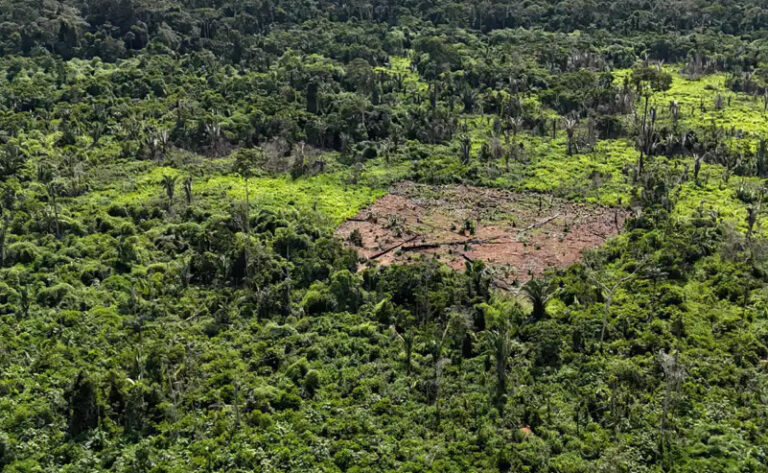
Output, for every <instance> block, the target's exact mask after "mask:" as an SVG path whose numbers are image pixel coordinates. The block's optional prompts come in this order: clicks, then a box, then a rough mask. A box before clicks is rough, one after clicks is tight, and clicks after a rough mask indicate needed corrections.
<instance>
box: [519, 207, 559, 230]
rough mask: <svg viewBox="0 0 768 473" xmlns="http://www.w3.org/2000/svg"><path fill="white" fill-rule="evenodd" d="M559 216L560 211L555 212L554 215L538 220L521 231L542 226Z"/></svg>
mask: <svg viewBox="0 0 768 473" xmlns="http://www.w3.org/2000/svg"><path fill="white" fill-rule="evenodd" d="M559 216H560V213H559V212H558V213H556V214H554V215H552V216H550V217H547V218H545V219H544V220H539V221H538V222H534V223H532V224H530V225H528V226H527V227H525V228H523V229H522V230H521V231H520V232H521V233H522V232H527V231H528V230H532V229H534V228H538V227H542V226H544V225H546V224H548V223H549V222H551V221H552V220H554V219H556V218H557V217H559Z"/></svg>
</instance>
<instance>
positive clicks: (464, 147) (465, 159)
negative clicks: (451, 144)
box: [459, 135, 472, 164]
mask: <svg viewBox="0 0 768 473" xmlns="http://www.w3.org/2000/svg"><path fill="white" fill-rule="evenodd" d="M459 144H460V145H461V163H462V164H469V153H470V151H471V150H472V139H471V138H470V137H469V136H467V135H461V136H460V137H459Z"/></svg>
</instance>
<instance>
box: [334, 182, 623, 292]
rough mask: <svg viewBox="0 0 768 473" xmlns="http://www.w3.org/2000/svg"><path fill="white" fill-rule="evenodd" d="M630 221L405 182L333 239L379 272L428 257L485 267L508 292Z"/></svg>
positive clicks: (552, 202) (587, 208) (587, 209)
mask: <svg viewBox="0 0 768 473" xmlns="http://www.w3.org/2000/svg"><path fill="white" fill-rule="evenodd" d="M627 216H628V213H627V212H626V211H624V210H621V209H614V208H607V207H600V206H594V205H586V204H576V203H573V202H568V201H565V200H561V199H555V198H553V197H550V196H544V195H538V194H526V193H515V192H510V191H506V190H502V189H488V188H481V187H471V186H426V185H420V184H414V183H410V182H403V183H399V184H396V185H395V186H393V187H392V188H391V189H390V193H389V194H387V195H386V196H384V197H382V198H381V199H379V200H377V201H376V202H374V203H373V205H371V206H370V207H369V208H367V209H364V210H362V211H360V212H359V213H358V215H356V216H355V217H354V218H352V219H350V220H347V221H346V222H344V223H343V224H342V225H341V226H340V227H339V228H338V230H337V232H336V233H337V235H339V236H340V237H341V238H343V239H344V240H346V241H347V244H348V245H350V246H351V247H353V248H355V249H356V250H357V252H358V253H359V254H360V255H361V256H362V257H365V258H367V259H369V260H375V261H377V262H378V263H379V264H391V263H394V262H398V263H407V262H412V261H415V260H417V259H419V258H424V257H429V258H438V259H440V260H441V261H443V262H445V263H447V264H448V265H450V266H452V267H454V268H456V269H460V268H463V267H464V266H465V264H466V262H472V261H484V262H486V263H488V264H489V265H490V266H491V267H492V268H494V271H495V273H496V279H497V280H498V281H499V282H500V283H501V284H511V283H514V282H516V281H525V280H528V279H530V278H531V277H533V276H538V275H540V274H541V273H543V272H544V271H545V270H546V269H547V268H550V267H553V266H568V265H570V264H572V263H574V262H576V261H578V259H579V258H580V256H581V253H582V251H584V250H586V249H588V248H594V247H596V246H598V245H600V244H602V243H603V242H604V241H605V240H606V239H607V238H609V237H611V236H613V235H616V234H617V233H618V232H619V230H620V229H621V227H622V226H623V224H624V220H625V219H626V218H627ZM355 243H356V244H355Z"/></svg>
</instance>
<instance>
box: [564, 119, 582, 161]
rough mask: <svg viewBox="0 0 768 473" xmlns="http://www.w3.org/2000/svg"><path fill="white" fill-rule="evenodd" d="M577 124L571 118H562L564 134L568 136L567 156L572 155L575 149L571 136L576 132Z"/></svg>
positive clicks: (576, 121)
mask: <svg viewBox="0 0 768 473" xmlns="http://www.w3.org/2000/svg"><path fill="white" fill-rule="evenodd" d="M578 124H579V122H578V120H576V119H575V118H573V117H564V118H563V126H564V127H565V132H566V133H567V134H568V156H570V155H572V154H573V150H574V148H575V146H574V140H573V135H574V133H575V132H576V125H578Z"/></svg>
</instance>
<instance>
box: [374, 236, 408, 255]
mask: <svg viewBox="0 0 768 473" xmlns="http://www.w3.org/2000/svg"><path fill="white" fill-rule="evenodd" d="M417 238H419V235H414V236H412V237H411V238H408V239H407V240H403V241H401V242H400V243H398V244H397V245H394V246H390V247H389V248H387V249H386V250H382V251H380V252H378V253H376V254H375V255H373V256H371V257H370V258H368V259H377V258H380V257H382V256H384V255H386V254H387V253H389V252H391V251H392V250H396V249H398V248H400V247H401V246H403V245H405V244H406V243H410V242H412V241H413V240H415V239H417Z"/></svg>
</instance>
